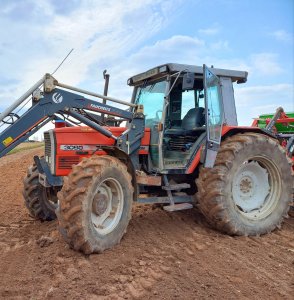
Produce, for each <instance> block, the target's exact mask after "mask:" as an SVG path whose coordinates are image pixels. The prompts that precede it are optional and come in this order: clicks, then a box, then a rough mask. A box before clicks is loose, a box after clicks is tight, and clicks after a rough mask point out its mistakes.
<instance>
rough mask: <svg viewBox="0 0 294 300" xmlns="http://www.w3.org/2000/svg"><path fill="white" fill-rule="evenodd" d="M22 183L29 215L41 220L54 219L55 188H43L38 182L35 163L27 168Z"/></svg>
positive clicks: (56, 203) (55, 205)
mask: <svg viewBox="0 0 294 300" xmlns="http://www.w3.org/2000/svg"><path fill="white" fill-rule="evenodd" d="M23 185H24V187H23V197H24V200H25V205H26V207H27V209H28V210H29V213H30V215H31V216H32V217H34V218H35V219H39V220H43V221H51V220H54V219H56V215H55V209H56V208H57V206H58V199H57V190H55V189H54V188H52V187H51V188H45V187H44V186H43V185H41V184H40V182H39V171H38V169H37V166H36V165H35V164H34V165H32V166H31V167H29V168H28V171H27V176H26V177H25V178H24V180H23Z"/></svg>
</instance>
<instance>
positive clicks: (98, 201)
mask: <svg viewBox="0 0 294 300" xmlns="http://www.w3.org/2000/svg"><path fill="white" fill-rule="evenodd" d="M108 201H109V199H107V196H106V195H104V194H101V193H99V194H98V195H96V197H95V198H94V199H93V205H92V210H93V212H94V213H95V214H96V215H97V216H101V215H103V214H104V213H105V211H106V210H107V206H108Z"/></svg>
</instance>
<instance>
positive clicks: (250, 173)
mask: <svg viewBox="0 0 294 300" xmlns="http://www.w3.org/2000/svg"><path fill="white" fill-rule="evenodd" d="M292 184H293V177H292V175H291V162H290V160H289V159H288V158H287V156H286V153H285V150H284V149H283V148H282V147H281V146H280V145H279V143H278V142H277V141H276V140H274V139H272V138H270V137H268V136H265V135H262V134H256V133H244V134H236V135H235V136H233V137H230V138H227V139H226V140H225V141H224V142H223V143H222V144H221V148H220V150H219V153H218V155H217V159H216V163H215V166H214V168H212V169H204V168H202V169H201V171H200V174H199V178H198V180H197V187H198V197H197V198H198V202H199V206H200V209H201V211H202V212H203V214H204V215H205V216H206V218H207V219H208V221H209V222H210V223H211V224H212V225H213V226H214V227H215V228H217V229H219V230H221V231H223V232H226V233H229V234H232V235H261V234H265V233H268V232H271V231H272V230H274V229H275V228H276V227H278V226H280V224H281V222H282V220H283V217H286V216H287V213H288V210H289V204H290V202H291V195H292V194H291V193H292Z"/></svg>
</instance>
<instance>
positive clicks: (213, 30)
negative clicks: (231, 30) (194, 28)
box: [198, 24, 221, 35]
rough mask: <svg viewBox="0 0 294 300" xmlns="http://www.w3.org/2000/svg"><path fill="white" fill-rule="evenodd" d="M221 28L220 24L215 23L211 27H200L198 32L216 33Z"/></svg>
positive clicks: (205, 33) (202, 33)
mask: <svg viewBox="0 0 294 300" xmlns="http://www.w3.org/2000/svg"><path fill="white" fill-rule="evenodd" d="M220 30H221V27H220V26H219V25H218V24H214V25H212V26H211V27H208V28H202V29H199V30H198V33H199V34H201V35H216V34H218V33H219V32H220Z"/></svg>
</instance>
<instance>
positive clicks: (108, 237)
mask: <svg viewBox="0 0 294 300" xmlns="http://www.w3.org/2000/svg"><path fill="white" fill-rule="evenodd" d="M133 193H134V189H133V185H132V178H131V175H130V174H129V173H128V171H127V167H126V165H125V164H124V163H122V162H121V161H120V160H118V159H117V158H115V157H111V156H93V157H90V158H88V159H84V160H83V161H82V162H81V163H80V164H78V165H77V166H74V167H73V170H72V173H71V174H70V175H69V176H68V177H67V178H66V179H65V181H64V186H63V188H62V190H61V191H60V193H59V194H58V198H59V199H60V206H59V209H58V211H57V216H58V220H59V227H60V232H61V233H62V235H63V236H64V237H65V240H66V241H67V242H68V243H69V244H70V245H71V246H72V247H73V248H74V249H75V250H79V251H82V252H84V253H85V254H90V253H93V252H98V253H99V252H102V251H104V250H106V249H108V248H111V247H113V246H114V245H116V244H118V243H119V242H120V240H121V238H122V236H123V235H124V234H125V233H126V229H127V226H128V223H129V220H130V218H131V209H132V202H133Z"/></svg>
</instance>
